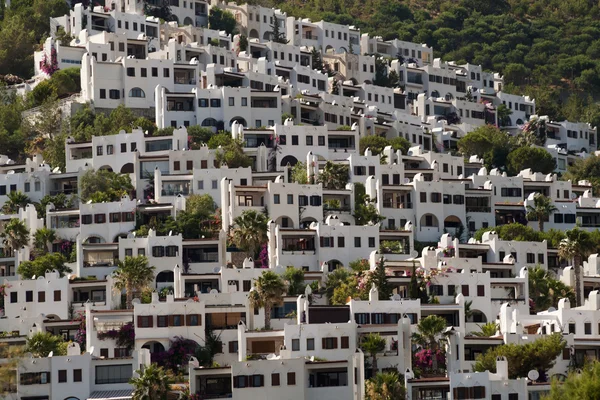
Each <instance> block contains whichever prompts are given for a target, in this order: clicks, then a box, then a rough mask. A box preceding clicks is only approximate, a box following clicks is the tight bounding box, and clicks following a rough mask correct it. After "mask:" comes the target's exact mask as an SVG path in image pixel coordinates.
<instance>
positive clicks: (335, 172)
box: [318, 161, 350, 189]
mask: <svg viewBox="0 0 600 400" xmlns="http://www.w3.org/2000/svg"><path fill="white" fill-rule="evenodd" d="M349 171H350V169H349V167H348V166H347V165H344V164H335V163H333V162H331V161H327V163H325V167H323V170H322V171H321V173H320V174H319V177H318V182H319V183H322V184H323V187H324V188H325V189H343V188H344V187H346V183H348V179H350V175H349Z"/></svg>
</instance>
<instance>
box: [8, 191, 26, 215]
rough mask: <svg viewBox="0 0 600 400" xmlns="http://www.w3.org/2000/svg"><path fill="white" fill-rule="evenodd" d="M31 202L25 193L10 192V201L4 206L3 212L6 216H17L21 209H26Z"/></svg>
mask: <svg viewBox="0 0 600 400" xmlns="http://www.w3.org/2000/svg"><path fill="white" fill-rule="evenodd" d="M30 202H31V200H29V197H28V196H27V195H26V194H25V193H23V192H21V191H19V190H17V191H15V192H10V193H8V200H6V202H5V203H4V206H2V212H3V213H4V214H17V213H18V212H19V208H23V209H25V207H27V204H29V203H30Z"/></svg>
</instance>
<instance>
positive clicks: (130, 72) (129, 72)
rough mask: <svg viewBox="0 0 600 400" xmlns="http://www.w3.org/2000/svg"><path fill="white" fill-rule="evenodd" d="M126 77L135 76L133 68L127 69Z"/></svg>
mask: <svg viewBox="0 0 600 400" xmlns="http://www.w3.org/2000/svg"><path fill="white" fill-rule="evenodd" d="M127 76H135V68H131V67H130V68H127Z"/></svg>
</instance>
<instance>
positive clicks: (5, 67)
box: [0, 15, 37, 78]
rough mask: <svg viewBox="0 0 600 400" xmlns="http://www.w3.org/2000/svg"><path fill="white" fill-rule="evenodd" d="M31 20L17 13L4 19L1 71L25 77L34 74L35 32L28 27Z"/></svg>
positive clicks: (0, 48)
mask: <svg viewBox="0 0 600 400" xmlns="http://www.w3.org/2000/svg"><path fill="white" fill-rule="evenodd" d="M30 23H31V21H28V20H27V18H26V17H24V16H20V15H15V16H13V17H11V18H6V19H5V20H4V21H2V25H1V27H2V29H0V71H2V73H7V74H14V75H17V76H21V77H23V78H29V77H31V76H32V75H33V52H34V49H35V45H36V42H37V41H36V37H35V32H34V31H33V30H32V29H31V28H29V29H28V27H29V26H30Z"/></svg>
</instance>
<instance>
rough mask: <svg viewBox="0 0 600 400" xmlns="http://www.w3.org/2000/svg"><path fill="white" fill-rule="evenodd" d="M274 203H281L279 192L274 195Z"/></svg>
mask: <svg viewBox="0 0 600 400" xmlns="http://www.w3.org/2000/svg"><path fill="white" fill-rule="evenodd" d="M273 204H280V200H279V195H278V194H274V195H273Z"/></svg>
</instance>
